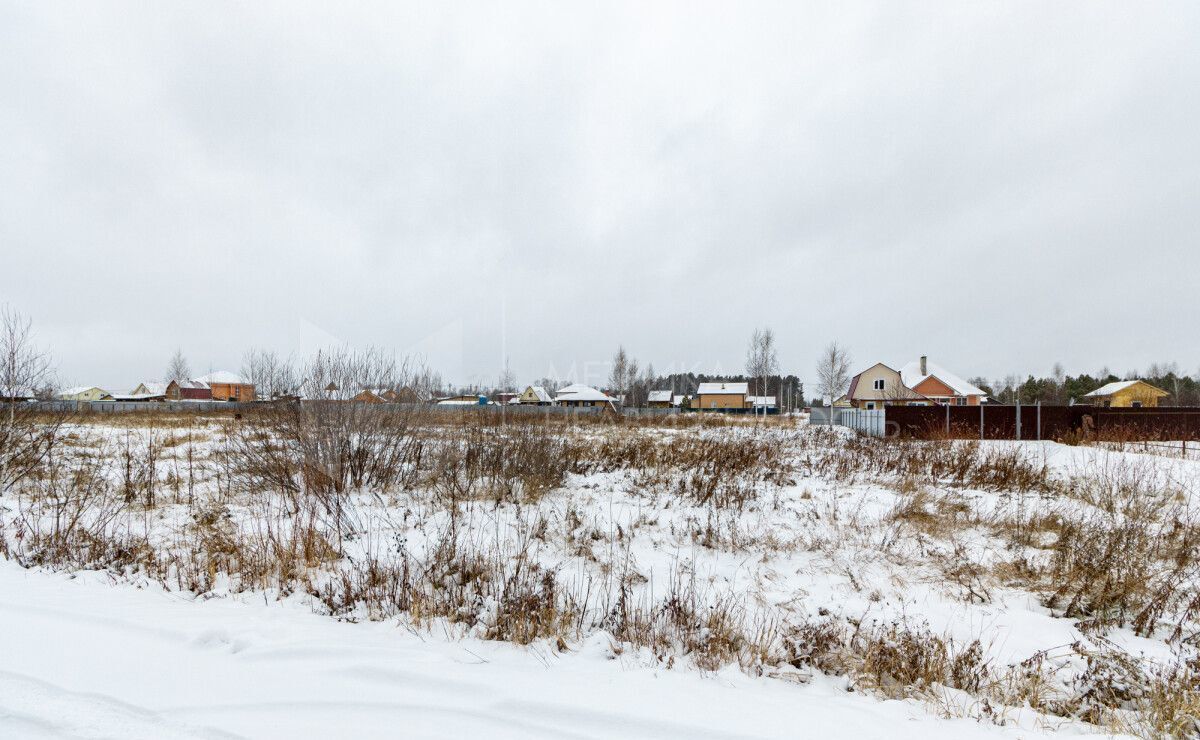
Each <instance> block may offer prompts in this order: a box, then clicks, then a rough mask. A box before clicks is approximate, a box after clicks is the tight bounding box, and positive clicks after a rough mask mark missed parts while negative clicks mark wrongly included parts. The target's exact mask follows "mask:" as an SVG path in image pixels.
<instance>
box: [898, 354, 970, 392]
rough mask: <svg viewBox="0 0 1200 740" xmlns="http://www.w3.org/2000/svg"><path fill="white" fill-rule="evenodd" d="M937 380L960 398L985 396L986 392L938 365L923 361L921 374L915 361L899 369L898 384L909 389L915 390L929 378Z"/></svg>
mask: <svg viewBox="0 0 1200 740" xmlns="http://www.w3.org/2000/svg"><path fill="white" fill-rule="evenodd" d="M931 377H932V378H937V379H938V380H940V381H942V382H943V383H945V384H946V385H948V386H949V387H950V389H951V390H953V391H954V392H955V393H956V394H958V395H960V396H986V395H987V392H986V391H984V390H983V389H981V388H978V387H976V386H974V385H971V384H970V383H968V382H967V381H965V380H963V379H962V378H960V377H958V376H957V375H955V374H954V373H952V372H950V371H949V370H947V369H946V368H944V367H941V366H940V365H935V364H934V363H932V362H929V361H928V360H926V361H925V372H924V373H922V372H921V361H920V360H916V361H914V362H910V363H908V364H907V365H905V366H904V367H902V368H900V382H902V383H904V384H905V385H906V386H908V387H909V388H916V387H917V386H918V385H920V384H921V383H924V382H925V381H926V380H928V379H929V378H931Z"/></svg>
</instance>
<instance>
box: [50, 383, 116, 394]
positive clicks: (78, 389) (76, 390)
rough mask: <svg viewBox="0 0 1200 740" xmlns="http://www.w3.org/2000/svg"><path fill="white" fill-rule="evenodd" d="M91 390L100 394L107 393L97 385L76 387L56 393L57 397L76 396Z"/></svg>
mask: <svg viewBox="0 0 1200 740" xmlns="http://www.w3.org/2000/svg"><path fill="white" fill-rule="evenodd" d="M91 390H97V391H100V392H101V393H108V391H106V390H104V389H103V388H101V387H100V386H98V385H77V386H75V387H73V388H64V389H63V390H61V391H59V392H58V395H60V396H77V395H79V394H80V393H87V392H88V391H91Z"/></svg>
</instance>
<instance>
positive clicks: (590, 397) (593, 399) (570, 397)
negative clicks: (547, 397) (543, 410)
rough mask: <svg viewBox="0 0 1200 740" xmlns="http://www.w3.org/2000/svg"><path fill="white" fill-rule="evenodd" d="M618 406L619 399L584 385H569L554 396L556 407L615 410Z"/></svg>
mask: <svg viewBox="0 0 1200 740" xmlns="http://www.w3.org/2000/svg"><path fill="white" fill-rule="evenodd" d="M616 404H617V399H615V398H613V397H612V396H610V395H608V394H607V393H604V392H602V391H598V390H596V389H595V388H593V387H591V386H590V385H583V384H582V383H575V384H572V385H568V386H567V387H566V388H562V389H560V390H559V391H558V393H556V394H555V395H554V405H556V406H608V407H610V408H614V409H615V408H616Z"/></svg>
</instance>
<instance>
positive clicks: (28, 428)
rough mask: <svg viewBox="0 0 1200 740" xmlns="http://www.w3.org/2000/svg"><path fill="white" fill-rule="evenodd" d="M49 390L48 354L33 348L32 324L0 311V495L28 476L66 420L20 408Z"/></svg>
mask: <svg viewBox="0 0 1200 740" xmlns="http://www.w3.org/2000/svg"><path fill="white" fill-rule="evenodd" d="M53 385H54V367H53V364H52V362H51V359H50V354H49V353H48V352H46V351H45V350H43V349H41V348H39V347H37V346H36V345H35V344H34V336H33V322H32V321H31V320H30V319H28V318H26V317H25V316H24V315H22V314H21V313H19V312H18V311H16V310H14V309H11V308H9V307H8V306H4V307H2V308H0V407H2V410H3V414H2V415H0V492H3V491H6V490H8V489H9V487H11V486H12V485H13V484H15V483H17V482H18V481H20V480H22V479H24V478H26V477H27V476H29V475H30V474H32V473H33V472H34V471H35V470H37V469H38V468H39V467H40V466H41V465H42V464H43V463H44V462H45V461H46V459H47V458H48V457H49V455H50V452H51V451H52V450H53V449H54V445H55V443H56V442H57V440H58V430H59V427H60V426H61V425H62V422H63V421H64V420H65V416H64V415H61V414H58V415H56V414H46V415H43V416H42V417H41V418H39V415H38V411H39V409H38V407H37V405H36V404H31V403H24V401H25V400H27V399H32V398H34V397H35V396H38V395H41V394H42V390H43V389H45V388H47V387H52V386H53Z"/></svg>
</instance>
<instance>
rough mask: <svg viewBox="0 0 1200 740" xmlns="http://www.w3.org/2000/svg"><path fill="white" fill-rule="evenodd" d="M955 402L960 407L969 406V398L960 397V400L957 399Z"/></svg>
mask: <svg viewBox="0 0 1200 740" xmlns="http://www.w3.org/2000/svg"><path fill="white" fill-rule="evenodd" d="M954 402H955V403H956V404H957V405H959V406H966V405H967V397H966V396H959V397H958V398H956V399H955V401H954Z"/></svg>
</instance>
